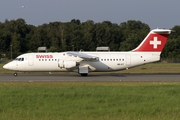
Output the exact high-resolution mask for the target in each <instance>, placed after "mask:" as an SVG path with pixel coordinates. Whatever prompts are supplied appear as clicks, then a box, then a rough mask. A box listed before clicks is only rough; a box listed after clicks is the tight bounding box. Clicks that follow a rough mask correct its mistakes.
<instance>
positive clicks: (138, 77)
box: [0, 73, 180, 82]
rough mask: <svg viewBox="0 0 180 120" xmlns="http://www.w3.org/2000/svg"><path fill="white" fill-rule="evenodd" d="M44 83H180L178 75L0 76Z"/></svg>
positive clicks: (13, 79)
mask: <svg viewBox="0 0 180 120" xmlns="http://www.w3.org/2000/svg"><path fill="white" fill-rule="evenodd" d="M16 81H18V82H20V81H21V82H22V81H33V82H46V81H89V82H90V81H109V82H111V81H180V73H167V74H166V73H163V74H109V73H108V74H89V75H88V76H86V77H83V76H80V75H79V74H18V76H17V77H14V76H13V75H12V74H0V82H16Z"/></svg>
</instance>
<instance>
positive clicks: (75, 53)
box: [66, 52, 98, 60]
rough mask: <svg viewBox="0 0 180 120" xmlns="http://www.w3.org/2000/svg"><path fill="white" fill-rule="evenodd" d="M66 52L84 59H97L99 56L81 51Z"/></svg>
mask: <svg viewBox="0 0 180 120" xmlns="http://www.w3.org/2000/svg"><path fill="white" fill-rule="evenodd" d="M66 54H68V55H72V56H75V57H77V56H78V57H80V58H82V59H84V60H96V59H97V58H98V57H95V56H91V55H87V54H84V53H80V52H66Z"/></svg>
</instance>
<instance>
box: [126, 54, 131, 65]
mask: <svg viewBox="0 0 180 120" xmlns="http://www.w3.org/2000/svg"><path fill="white" fill-rule="evenodd" d="M126 65H131V56H130V55H126Z"/></svg>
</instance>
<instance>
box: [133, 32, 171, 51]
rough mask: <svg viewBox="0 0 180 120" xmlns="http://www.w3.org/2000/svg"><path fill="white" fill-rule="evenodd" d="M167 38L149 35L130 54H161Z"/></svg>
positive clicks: (166, 36)
mask: <svg viewBox="0 0 180 120" xmlns="http://www.w3.org/2000/svg"><path fill="white" fill-rule="evenodd" d="M168 37H169V34H155V33H151V34H150V35H149V36H148V37H147V38H146V39H145V40H144V41H143V42H142V43H141V44H140V45H139V46H138V47H137V48H136V49H134V50H133V51H132V52H161V51H162V50H163V48H164V45H165V43H166V41H167V39H168Z"/></svg>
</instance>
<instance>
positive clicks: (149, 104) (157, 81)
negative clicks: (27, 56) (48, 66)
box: [0, 63, 180, 120]
mask: <svg viewBox="0 0 180 120" xmlns="http://www.w3.org/2000/svg"><path fill="white" fill-rule="evenodd" d="M1 66H2V65H1ZM0 69H1V68H0ZM1 70H2V69H1ZM1 72H2V71H1ZM12 73H13V72H9V71H5V73H0V81H1V82H0V102H1V104H0V118H1V119H3V120H16V119H19V120H21V119H23V120H24V119H33V120H40V119H42V120H49V119H52V120H56V119H61V120H84V119H87V120H94V119H97V120H102V119H103V120H138V119H144V120H157V119H161V120H176V119H179V118H180V102H179V99H180V92H179V91H180V64H177V63H176V64H175V63H171V64H170V63H168V64H164V63H153V64H147V65H143V66H139V67H136V68H132V69H129V70H124V71H119V72H112V73H90V74H89V76H87V77H82V76H80V75H78V74H76V73H54V72H52V73H51V74H49V73H23V72H22V73H19V75H18V76H17V77H14V76H13V75H12ZM59 81H60V82H59Z"/></svg>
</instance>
